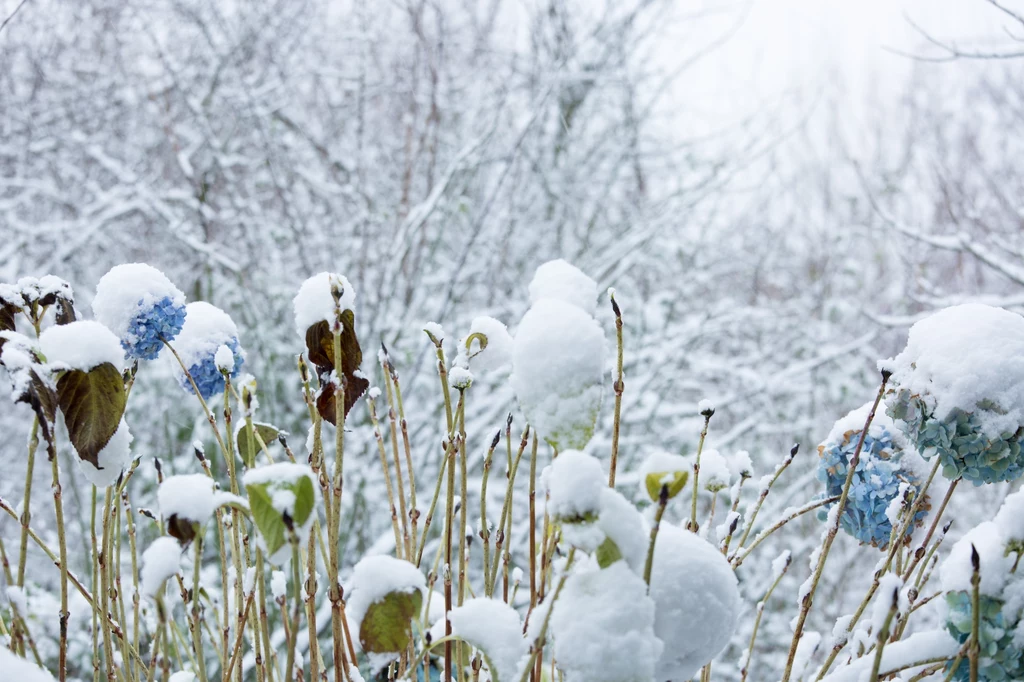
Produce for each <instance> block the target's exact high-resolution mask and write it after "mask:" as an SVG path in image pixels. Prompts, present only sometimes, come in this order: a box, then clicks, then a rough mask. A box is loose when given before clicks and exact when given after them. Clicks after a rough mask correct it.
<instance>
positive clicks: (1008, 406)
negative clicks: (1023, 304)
mask: <svg viewBox="0 0 1024 682" xmlns="http://www.w3.org/2000/svg"><path fill="white" fill-rule="evenodd" d="M884 364H885V366H886V367H887V368H888V369H890V370H891V371H892V373H893V374H892V380H893V381H894V382H895V383H896V384H897V385H899V386H900V387H902V388H905V389H907V390H909V391H911V392H912V393H914V394H918V395H928V401H929V404H930V407H931V409H932V411H933V413H934V415H935V417H936V418H938V419H943V418H945V417H946V416H947V415H948V414H949V413H950V412H951V411H952V410H954V409H957V408H959V409H961V410H963V411H965V412H971V411H973V410H974V409H975V407H976V406H977V405H978V403H979V402H982V401H984V400H990V401H993V402H995V403H996V404H998V405H999V406H1000V407H1001V408H1002V409H1003V410H1005V413H1004V414H1002V415H1001V416H1000V417H998V418H997V417H996V416H994V415H993V416H992V417H991V420H992V423H990V424H989V425H988V427H989V428H990V429H991V432H992V433H993V434H994V435H998V434H999V433H1001V432H1003V431H1006V430H1011V431H1015V430H1016V429H1017V427H1018V426H1019V425H1020V424H1022V423H1024V317H1021V316H1020V315H1018V314H1016V313H1012V312H1010V311H1008V310H1004V309H1002V308H995V307H992V306H988V305H983V304H978V303H969V304H965V305H958V306H953V307H950V308H945V309H943V310H940V311H938V312H937V313H935V314H934V315H930V316H929V317H927V318H925V319H923V320H921V321H919V322H917V323H916V324H915V325H914V326H913V327H911V328H910V335H909V338H908V340H907V347H906V348H905V349H904V350H903V352H902V353H900V354H899V355H897V356H896V357H895V358H893V359H892V360H890V361H887V362H886V363H884Z"/></svg>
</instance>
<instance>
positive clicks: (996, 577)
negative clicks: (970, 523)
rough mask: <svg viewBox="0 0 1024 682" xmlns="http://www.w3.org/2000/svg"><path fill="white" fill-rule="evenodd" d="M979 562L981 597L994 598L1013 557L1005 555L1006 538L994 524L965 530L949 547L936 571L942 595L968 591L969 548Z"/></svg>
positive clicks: (971, 571)
mask: <svg viewBox="0 0 1024 682" xmlns="http://www.w3.org/2000/svg"><path fill="white" fill-rule="evenodd" d="M972 544H973V545H974V548H975V549H976V550H977V551H978V558H979V559H980V564H979V565H980V569H979V572H980V574H981V585H980V588H979V590H980V592H981V594H984V595H988V596H992V597H996V598H998V597H999V595H1000V593H1001V592H1002V589H1003V586H1004V585H1005V584H1006V579H1007V576H1008V575H1009V572H1010V569H1011V568H1012V567H1013V557H1012V556H1009V557H1008V556H1005V552H1006V539H1005V538H1004V537H1003V534H1002V531H1000V529H999V526H998V525H997V524H996V523H995V522H994V521H985V522H984V523H981V524H979V525H977V526H975V527H974V528H972V529H971V530H969V531H967V533H965V534H964V536H963V537H962V538H960V540H958V541H957V543H956V544H955V545H953V549H951V550H950V552H949V556H947V557H946V559H945V561H943V562H942V566H941V567H940V569H939V575H940V578H941V584H942V590H943V592H956V591H966V592H970V591H971V576H972V575H973V573H974V570H973V567H972V566H971V545H972Z"/></svg>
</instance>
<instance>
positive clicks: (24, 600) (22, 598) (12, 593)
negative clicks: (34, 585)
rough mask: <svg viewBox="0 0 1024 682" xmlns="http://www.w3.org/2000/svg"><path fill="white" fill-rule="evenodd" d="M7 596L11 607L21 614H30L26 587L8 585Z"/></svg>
mask: <svg viewBox="0 0 1024 682" xmlns="http://www.w3.org/2000/svg"><path fill="white" fill-rule="evenodd" d="M5 592H6V594H7V601H9V602H10V603H11V606H13V607H15V608H16V609H18V612H19V613H20V614H22V615H23V616H24V615H27V614H28V595H26V594H25V588H24V587H18V586H17V585H8V586H7V589H6V590H5Z"/></svg>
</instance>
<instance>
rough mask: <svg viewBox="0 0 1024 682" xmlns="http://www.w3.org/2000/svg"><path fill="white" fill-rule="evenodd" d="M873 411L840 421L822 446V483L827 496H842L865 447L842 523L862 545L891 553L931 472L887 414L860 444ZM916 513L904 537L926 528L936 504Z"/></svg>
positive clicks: (922, 505)
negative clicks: (904, 512)
mask: <svg viewBox="0 0 1024 682" xmlns="http://www.w3.org/2000/svg"><path fill="white" fill-rule="evenodd" d="M870 409H871V404H870V403H869V404H867V405H864V406H862V407H860V408H858V409H856V410H854V411H853V412H850V413H849V414H848V415H846V416H845V417H843V418H842V419H840V420H839V421H837V422H836V424H835V426H833V427H832V432H831V433H830V434H829V436H828V439H826V441H825V442H824V443H822V444H821V445H819V446H818V456H819V458H820V459H819V461H818V480H819V481H821V482H822V483H824V484H825V495H826V496H827V497H830V498H831V497H837V496H839V495H840V494H841V493H842V490H843V485H844V484H845V482H846V474H847V471H848V468H849V466H850V461H851V460H852V459H853V456H854V453H855V452H856V450H857V446H858V445H861V449H860V454H859V456H858V459H857V470H856V471H855V472H854V475H853V481H852V483H851V485H850V492H849V497H848V498H847V501H846V508H845V509H844V510H843V514H842V516H841V517H840V524H841V525H842V528H843V530H844V531H846V532H847V533H849V534H850V535H852V536H853V537H855V538H857V539H858V540H860V541H861V542H863V543H866V544H869V545H872V546H874V547H878V548H879V549H885V548H886V547H887V546H888V544H889V540H890V538H891V536H892V533H893V527H894V523H895V526H896V527H899V526H900V525H901V522H900V518H899V517H900V512H901V509H902V507H907V508H909V503H910V502H912V501H914V500H915V499H916V498H917V497H918V495H920V493H921V486H922V485H923V483H924V479H925V478H926V477H927V470H926V467H925V466H924V463H923V462H921V461H920V457H919V456H918V455H917V453H916V452H914V451H911V450H906V449H905V444H904V440H903V437H902V434H900V433H899V432H898V431H897V430H896V427H895V425H894V424H893V422H892V420H890V419H887V418H886V417H885V416H884V415H878V416H876V417H875V419H874V420H873V421H872V423H871V427H870V428H869V430H868V433H867V434H866V435H865V436H864V442H863V444H861V443H860V438H861V434H862V433H863V432H864V422H865V419H866V418H867V415H868V412H869V411H870ZM922 469H924V471H922ZM835 504H836V503H835V502H828V503H826V504H825V507H824V509H825V510H828V509H831V508H832V507H834V506H835ZM915 508H916V509H917V511H916V512H915V514H914V519H913V522H912V523H910V524H903V525H906V531H905V533H904V538H907V537H909V536H910V534H911V533H913V532H914V529H915V528H916V527H920V526H921V525H922V524H923V523H924V519H925V516H927V514H928V510H929V508H930V503H929V502H928V501H927V499H925V500H922V501H920V502H919V503H918V505H917V506H916V507H915ZM819 516H821V518H823V519H824V517H825V512H824V511H822V512H819Z"/></svg>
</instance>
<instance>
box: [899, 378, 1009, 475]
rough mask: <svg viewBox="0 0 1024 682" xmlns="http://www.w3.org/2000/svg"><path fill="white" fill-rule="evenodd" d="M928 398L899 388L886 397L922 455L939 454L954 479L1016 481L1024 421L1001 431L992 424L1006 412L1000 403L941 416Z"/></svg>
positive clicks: (944, 470)
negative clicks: (989, 426) (1015, 426)
mask: <svg viewBox="0 0 1024 682" xmlns="http://www.w3.org/2000/svg"><path fill="white" fill-rule="evenodd" d="M928 398H929V397H928V396H927V395H919V394H914V393H912V392H911V391H910V390H908V389H905V388H899V389H897V390H895V391H893V392H892V393H891V394H890V395H889V396H888V397H887V399H886V412H887V413H888V414H889V415H890V416H892V417H893V418H895V419H898V420H900V421H901V422H902V425H901V426H902V428H903V431H904V433H906V434H907V437H908V438H909V439H910V440H911V441H912V442H913V443H914V444H915V446H916V447H917V450H918V451H919V452H920V453H921V456H922V457H924V458H925V459H931V458H932V457H938V458H939V462H940V463H941V464H942V475H943V476H945V477H946V478H948V479H950V480H954V479H957V478H961V477H962V478H963V479H964V480H965V481H969V482H971V483H972V484H974V485H976V486H979V485H981V484H983V483H998V482H1000V481H1013V480H1016V479H1018V478H1020V476H1021V474H1024V453H1022V452H1021V440H1022V439H1024V426H1021V427H1018V428H1016V429H1013V428H1012V427H1011V428H1009V429H1008V430H1005V431H1001V432H999V433H992V431H991V429H990V428H988V426H987V424H989V423H991V421H992V419H991V418H992V417H995V418H998V417H999V416H1001V414H1002V413H1003V412H1004V411H1003V410H1002V409H1001V408H1000V407H999V406H998V405H996V404H995V403H993V402H991V401H982V402H980V403H978V404H977V406H976V408H975V409H974V410H973V411H970V412H968V411H965V410H963V409H961V408H953V409H952V410H950V412H949V413H948V414H946V416H945V417H941V418H940V417H939V416H938V414H937V413H936V412H935V410H934V409H933V408H931V407H930V405H929V403H930V402H931V401H929V399H928Z"/></svg>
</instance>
